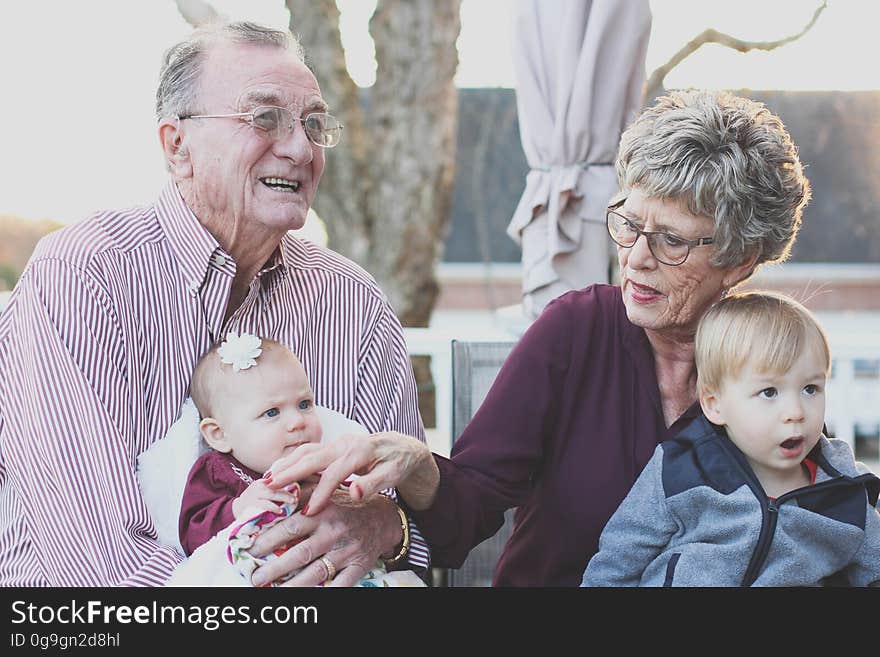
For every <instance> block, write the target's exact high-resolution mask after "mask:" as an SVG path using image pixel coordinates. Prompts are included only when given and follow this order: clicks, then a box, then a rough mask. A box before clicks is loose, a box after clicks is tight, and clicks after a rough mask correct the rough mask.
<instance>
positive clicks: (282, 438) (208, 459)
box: [179, 334, 321, 556]
mask: <svg viewBox="0 0 880 657" xmlns="http://www.w3.org/2000/svg"><path fill="white" fill-rule="evenodd" d="M257 362H259V365H257ZM190 393H191V396H192V399H193V401H194V402H195V405H196V408H198V410H199V415H200V417H201V418H202V419H201V422H200V424H199V428H200V430H201V433H202V437H203V438H204V440H205V442H206V443H207V444H208V446H209V447H211V448H212V449H211V451H209V452H206V453H205V454H203V455H202V456H201V457H199V459H198V460H197V461H196V463H195V464H194V465H193V467H192V469H191V470H190V473H189V477H188V479H187V483H186V488H185V490H184V494H183V503H182V507H181V511H180V522H179V531H180V543H181V545H182V546H183V548H184V551H185V552H186V554H187V556H188V555H190V554H192V553H193V552H194V551H195V550H196V548H198V547H199V546H200V545H202V544H203V543H206V542H207V541H209V540H210V539H211V538H212V537H213V536H214V535H215V534H216V533H217V532H219V531H220V530H222V529H224V528H225V527H228V526H229V525H230V524H231V523H232V522H233V520H244V519H245V518H246V517H248V516H253V515H254V514H255V513H256V512H260V511H266V512H275V513H281V512H282V509H283V506H284V505H289V507H290V508H291V509H295V508H296V506H297V504H298V502H299V487H298V486H293V487H292V488H291V489H290V490H287V491H285V490H277V491H276V490H272V489H270V488H268V487H267V485H266V482H265V481H264V480H263V478H262V477H263V473H264V472H267V471H268V470H269V468H270V466H271V465H272V463H274V462H275V461H276V460H277V459H279V458H281V457H282V456H284V455H285V454H287V453H289V452H290V451H292V450H294V449H295V448H296V447H297V446H299V445H302V444H303V443H316V442H320V440H321V423H320V421H319V419H318V416H317V414H316V412H315V403H314V396H313V395H312V388H311V386H310V384H309V380H308V377H307V376H306V373H305V370H304V369H303V367H302V365H301V364H300V362H299V360H298V359H297V357H296V356H294V355H293V353H291V351H290V350H288V349H287V348H286V347H285V346H284V345H282V344H280V343H278V342H275V341H274V340H268V339H262V340H261V339H260V338H258V337H256V336H253V335H247V334H245V335H242V336H235V335H234V334H230V335H229V336H227V340H226V341H225V342H224V343H223V344H222V345H220V346H215V347H213V348H212V349H210V350H209V351H208V352H207V353H206V354H205V355H204V356H203V357H202V358H201V360H200V361H199V362H198V364H197V365H196V368H195V371H194V372H193V378H192V384H191V386H190Z"/></svg>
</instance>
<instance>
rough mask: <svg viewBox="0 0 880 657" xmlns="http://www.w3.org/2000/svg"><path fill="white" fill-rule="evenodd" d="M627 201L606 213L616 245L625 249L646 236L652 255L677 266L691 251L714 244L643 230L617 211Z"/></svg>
mask: <svg viewBox="0 0 880 657" xmlns="http://www.w3.org/2000/svg"><path fill="white" fill-rule="evenodd" d="M625 201H626V199H623V200H622V201H619V202H617V203H615V204H614V205H612V206H611V207H610V208H608V210H607V211H606V212H605V224H606V226H607V227H608V234H609V235H610V236H611V239H612V240H614V243H615V244H617V245H619V246H622V247H624V248H627V249H628V248H631V247H633V246H635V243H636V242H637V241H638V239H639V237H640V236H642V235H644V236H645V239H646V240H648V248H649V249H650V250H651V254H652V255H653V256H654V257H655V258H656V259H657V260H658V261H659V262H662V263H663V264H664V265H672V266H677V265H680V264H682V263H684V261H685V260H687V257H688V255H690V252H691V249H693V248H695V247H697V246H703V245H705V244H712V243H713V242H714V241H715V238H714V237H701V238H699V239H696V240H688V239H685V238H683V237H679V236H678V235H673V234H672V233H665V232H661V231H651V230H642V229H641V228H640V227H639V226H638V225H637V224H636V223H635V222H633V221H632V220H631V219H629V218H627V217H625V216H623V215H622V214H620V213H619V212H618V211H617V209H618V208H619V207H620V206H622V205H623V204H624V202H625Z"/></svg>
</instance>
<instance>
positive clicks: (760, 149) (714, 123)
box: [616, 91, 810, 267]
mask: <svg viewBox="0 0 880 657" xmlns="http://www.w3.org/2000/svg"><path fill="white" fill-rule="evenodd" d="M616 167H617V178H618V183H619V185H620V189H621V192H622V193H623V194H626V193H627V192H628V191H629V190H630V189H632V188H633V187H637V188H638V189H640V190H641V191H643V192H644V193H645V194H647V195H648V196H651V197H655V198H661V199H664V200H673V201H676V202H678V203H681V204H682V207H687V209H688V210H689V211H690V212H691V213H693V214H696V215H703V216H707V217H711V218H712V219H713V220H714V222H715V244H716V251H715V254H714V255H713V257H712V264H713V265H715V266H716V267H732V266H737V265H740V264H742V263H744V262H746V261H747V260H748V259H749V258H750V257H752V256H755V255H757V264H758V265H760V264H762V263H765V262H779V261H782V260H785V258H787V257H788V255H789V252H790V250H791V245H792V244H793V243H794V240H795V236H796V235H797V232H798V230H799V229H800V225H801V218H802V213H803V208H804V206H806V204H807V202H808V201H809V199H810V183H809V181H808V180H807V178H806V177H805V176H804V172H803V167H802V166H801V162H800V159H799V158H798V154H797V148H796V146H795V144H794V142H793V141H792V139H791V136H790V135H789V134H788V132H787V131H786V129H785V126H784V125H783V123H782V121H781V120H780V119H779V117H777V116H776V115H774V114H773V113H771V112H770V110H768V109H767V108H766V107H765V106H764V105H763V104H762V103H758V102H755V101H752V100H748V99H746V98H740V97H738V96H734V95H732V94H730V93H727V92H723V91H717V92H714V91H681V92H674V93H671V94H670V95H668V96H663V97H661V98H659V99H658V100H657V102H656V104H655V105H653V106H652V107H650V108H648V109H646V110H645V111H644V112H642V114H641V115H640V116H639V117H638V118H637V119H636V120H635V122H634V123H633V124H632V125H631V126H630V127H629V128H627V130H626V131H625V132H624V133H623V136H622V137H621V139H620V150H619V152H618V155H617V162H616Z"/></svg>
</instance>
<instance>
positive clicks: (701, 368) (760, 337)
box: [694, 292, 831, 394]
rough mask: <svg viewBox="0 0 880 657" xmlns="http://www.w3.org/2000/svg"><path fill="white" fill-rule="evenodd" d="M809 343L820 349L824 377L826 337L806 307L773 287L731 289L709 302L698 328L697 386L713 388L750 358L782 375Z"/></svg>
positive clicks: (827, 366) (700, 389) (765, 370)
mask: <svg viewBox="0 0 880 657" xmlns="http://www.w3.org/2000/svg"><path fill="white" fill-rule="evenodd" d="M811 347H813V348H815V347H818V348H819V353H820V354H821V355H822V357H823V359H824V363H825V374H826V376H827V374H828V372H829V370H830V369H831V349H830V347H829V345H828V337H827V336H826V335H825V331H824V330H823V329H822V326H821V325H820V324H819V322H818V321H817V320H816V318H815V317H814V316H813V314H812V313H811V312H810V311H809V310H807V309H806V308H804V306H802V305H801V304H800V303H798V302H797V301H795V300H794V299H792V298H790V297H787V296H785V295H782V294H776V293H774V292H741V293H737V294H731V295H730V296H728V297H726V298H724V299H722V300H721V301H719V302H718V303H716V304H715V305H714V306H712V307H711V308H710V309H709V310H708V311H707V312H706V314H705V315H703V317H702V319H701V320H700V324H699V326H698V327H697V335H696V338H695V344H694V348H695V351H696V360H697V390H698V392H699V393H700V394H702V393H704V392H717V391H718V390H720V389H721V384H722V383H723V382H724V380H725V378H727V377H736V376H738V375H739V373H740V372H741V371H742V368H743V367H744V366H745V365H746V363H749V362H753V363H757V364H758V367H759V368H760V370H759V371H760V372H761V373H762V374H763V373H769V374H774V375H778V374H782V373H784V372H787V371H788V370H789V369H790V368H791V366H792V365H793V364H794V361H795V360H796V359H797V357H798V356H799V355H800V354H801V353H802V352H803V351H804V349H809V348H811Z"/></svg>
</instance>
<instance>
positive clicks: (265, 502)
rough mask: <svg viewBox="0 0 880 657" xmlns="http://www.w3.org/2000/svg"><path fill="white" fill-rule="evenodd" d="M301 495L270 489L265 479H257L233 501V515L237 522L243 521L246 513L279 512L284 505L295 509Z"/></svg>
mask: <svg viewBox="0 0 880 657" xmlns="http://www.w3.org/2000/svg"><path fill="white" fill-rule="evenodd" d="M298 502H299V495H296V494H294V493H289V492H288V491H286V490H284V489H283V488H282V489H278V490H276V489H273V488H269V486H268V485H267V483H266V481H265V480H264V479H257V480H256V481H254V482H253V483H252V484H251V485H250V486H248V487H247V488H245V489H244V492H243V493H242V494H241V495H239V496H238V497H236V498H235V499H234V500H232V515H234V516H235V519H236V520H243V519H244V515H245V512H247V513H248V515H249V514H250V512H252V511H278V510H279V509H280V508H281V505H283V504H290V505H291V506H293V507H295V506H296V505H297V503H298Z"/></svg>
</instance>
